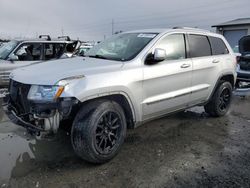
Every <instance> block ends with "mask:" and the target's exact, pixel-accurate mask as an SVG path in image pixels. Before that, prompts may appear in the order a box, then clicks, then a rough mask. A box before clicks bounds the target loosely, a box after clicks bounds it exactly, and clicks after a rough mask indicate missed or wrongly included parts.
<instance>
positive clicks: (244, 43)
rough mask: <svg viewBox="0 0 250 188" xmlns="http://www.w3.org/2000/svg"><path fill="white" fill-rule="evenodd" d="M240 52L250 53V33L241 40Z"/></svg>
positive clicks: (243, 53)
mask: <svg viewBox="0 0 250 188" xmlns="http://www.w3.org/2000/svg"><path fill="white" fill-rule="evenodd" d="M239 52H240V53H241V54H242V55H245V54H250V35H248V36H244V37H242V38H241V39H240V40H239Z"/></svg>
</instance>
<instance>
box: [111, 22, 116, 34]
mask: <svg viewBox="0 0 250 188" xmlns="http://www.w3.org/2000/svg"><path fill="white" fill-rule="evenodd" d="M114 25H115V23H114V19H112V35H113V34H114Z"/></svg>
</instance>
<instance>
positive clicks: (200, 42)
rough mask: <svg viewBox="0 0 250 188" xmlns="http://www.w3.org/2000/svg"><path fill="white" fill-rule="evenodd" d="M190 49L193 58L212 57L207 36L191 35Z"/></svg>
mask: <svg viewBox="0 0 250 188" xmlns="http://www.w3.org/2000/svg"><path fill="white" fill-rule="evenodd" d="M189 47H190V56H191V57H204V56H210V55H212V52H211V47H210V44H209V41H208V38H207V36H204V35H189Z"/></svg>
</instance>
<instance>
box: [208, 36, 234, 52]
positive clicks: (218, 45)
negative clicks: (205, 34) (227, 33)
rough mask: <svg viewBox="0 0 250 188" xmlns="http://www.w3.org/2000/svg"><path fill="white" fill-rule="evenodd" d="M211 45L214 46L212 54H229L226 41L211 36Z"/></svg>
mask: <svg viewBox="0 0 250 188" xmlns="http://www.w3.org/2000/svg"><path fill="white" fill-rule="evenodd" d="M209 40H210V43H211V47H212V54H213V55H222V54H228V53H229V51H228V49H227V47H226V45H225V43H224V41H223V40H222V39H220V38H217V37H209Z"/></svg>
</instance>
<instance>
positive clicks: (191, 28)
mask: <svg viewBox="0 0 250 188" xmlns="http://www.w3.org/2000/svg"><path fill="white" fill-rule="evenodd" d="M172 29H190V30H199V31H206V32H210V31H209V30H205V29H200V28H197V27H179V26H177V27H173V28H172Z"/></svg>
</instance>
